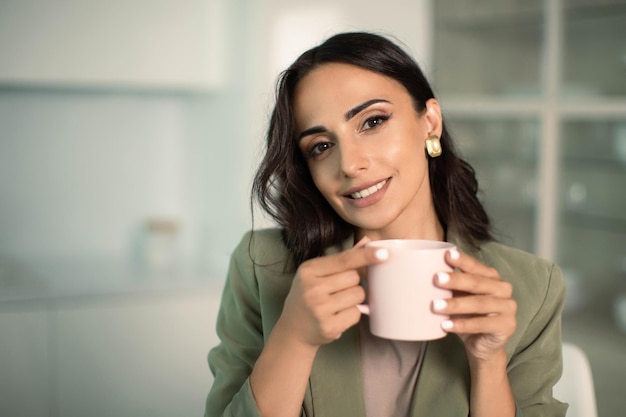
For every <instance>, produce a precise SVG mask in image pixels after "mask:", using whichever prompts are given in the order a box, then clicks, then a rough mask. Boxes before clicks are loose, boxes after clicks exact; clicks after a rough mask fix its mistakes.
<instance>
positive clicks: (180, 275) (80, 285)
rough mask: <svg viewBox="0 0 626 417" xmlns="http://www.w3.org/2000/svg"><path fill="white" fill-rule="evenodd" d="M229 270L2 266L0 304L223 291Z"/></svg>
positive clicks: (121, 265)
mask: <svg viewBox="0 0 626 417" xmlns="http://www.w3.org/2000/svg"><path fill="white" fill-rule="evenodd" d="M224 277H225V273H215V272H212V273H210V272H198V271H193V270H191V268H187V269H186V270H180V271H172V272H161V273H149V272H147V271H142V270H140V269H139V268H135V267H132V266H130V265H127V264H124V263H122V262H102V261H101V262H81V263H77V262H72V263H60V262H40V263H30V264H29V265H27V266H20V267H15V266H12V267H9V266H6V265H0V307H11V306H18V305H23V304H25V303H39V304H46V303H51V302H54V303H58V302H64V301H68V302H69V301H76V300H79V299H83V300H84V299H86V298H93V297H100V298H101V297H120V296H129V295H148V294H167V293H172V292H180V291H200V290H206V291H221V289H222V287H223V282H224Z"/></svg>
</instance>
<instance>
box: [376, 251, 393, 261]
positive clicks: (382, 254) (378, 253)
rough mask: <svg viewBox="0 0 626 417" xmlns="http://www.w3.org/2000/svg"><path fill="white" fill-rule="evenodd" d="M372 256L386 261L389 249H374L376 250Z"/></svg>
mask: <svg viewBox="0 0 626 417" xmlns="http://www.w3.org/2000/svg"><path fill="white" fill-rule="evenodd" d="M374 256H375V257H376V259H378V260H379V261H386V260H387V259H389V251H388V250H387V249H385V248H379V249H376V252H374Z"/></svg>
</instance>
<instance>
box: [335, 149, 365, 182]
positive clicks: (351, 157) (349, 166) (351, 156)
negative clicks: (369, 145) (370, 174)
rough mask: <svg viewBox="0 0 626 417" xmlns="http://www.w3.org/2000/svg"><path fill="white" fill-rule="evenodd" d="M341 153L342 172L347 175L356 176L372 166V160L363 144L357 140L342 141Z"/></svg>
mask: <svg viewBox="0 0 626 417" xmlns="http://www.w3.org/2000/svg"><path fill="white" fill-rule="evenodd" d="M339 154H340V158H341V163H340V167H341V168H340V169H341V174H342V175H344V176H346V177H356V176H358V175H359V174H360V173H361V172H363V171H365V170H367V168H369V166H370V160H369V157H368V155H367V152H366V151H365V149H364V148H363V144H359V143H358V142H357V141H354V140H347V141H346V140H344V141H342V142H341V145H340V147H339Z"/></svg>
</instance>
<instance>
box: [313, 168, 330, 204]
mask: <svg viewBox="0 0 626 417" xmlns="http://www.w3.org/2000/svg"><path fill="white" fill-rule="evenodd" d="M322 165H324V164H321V163H317V164H309V172H310V173H311V178H313V184H315V187H317V189H318V190H319V192H320V193H322V195H323V196H324V198H326V199H327V200H328V195H329V194H330V192H331V187H332V182H331V180H332V178H331V176H330V175H329V170H328V169H325V168H324V167H323V166H322Z"/></svg>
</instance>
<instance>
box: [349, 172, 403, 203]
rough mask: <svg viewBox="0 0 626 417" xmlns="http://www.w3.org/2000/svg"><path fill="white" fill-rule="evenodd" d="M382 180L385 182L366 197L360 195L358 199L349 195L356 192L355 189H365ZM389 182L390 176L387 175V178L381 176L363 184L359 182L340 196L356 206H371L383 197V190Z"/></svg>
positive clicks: (384, 190)
mask: <svg viewBox="0 0 626 417" xmlns="http://www.w3.org/2000/svg"><path fill="white" fill-rule="evenodd" d="M383 181H386V182H385V184H384V185H383V186H382V188H380V189H379V190H378V191H376V192H374V193H373V194H370V195H368V196H367V197H361V198H359V199H354V198H352V197H351V195H352V194H354V193H356V192H357V191H362V190H365V189H367V188H370V187H372V186H374V185H376V184H379V183H381V182H383ZM390 182H391V177H389V178H382V179H379V180H375V181H371V182H367V183H363V184H360V185H359V186H357V187H353V188H350V189H349V190H347V192H346V193H344V194H343V195H342V197H343V198H344V199H345V200H346V201H347V202H348V203H349V204H350V205H352V206H355V207H358V208H363V207H367V206H371V205H372V204H375V203H377V202H378V201H380V199H382V198H383V196H384V195H385V192H386V191H387V188H388V187H389V183H390Z"/></svg>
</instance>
